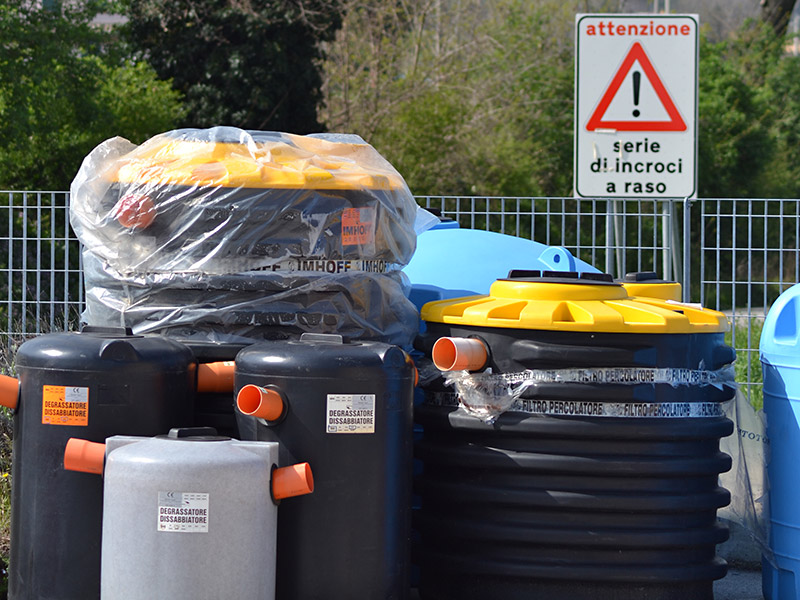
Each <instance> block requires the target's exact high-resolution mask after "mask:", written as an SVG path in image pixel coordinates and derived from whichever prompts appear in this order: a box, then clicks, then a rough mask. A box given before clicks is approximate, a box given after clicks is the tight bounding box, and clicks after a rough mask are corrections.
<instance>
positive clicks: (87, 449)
mask: <svg viewBox="0 0 800 600" xmlns="http://www.w3.org/2000/svg"><path fill="white" fill-rule="evenodd" d="M105 461H106V445H105V444H98V443H97V442H90V441H89V440H82V439H80V438H69V440H67V447H66V448H64V468H65V469H66V470H67V471H80V472H82V473H94V474H95V475H102V474H103V468H104V467H105Z"/></svg>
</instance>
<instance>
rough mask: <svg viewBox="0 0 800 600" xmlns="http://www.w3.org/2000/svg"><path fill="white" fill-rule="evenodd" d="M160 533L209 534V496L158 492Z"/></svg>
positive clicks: (191, 493)
mask: <svg viewBox="0 0 800 600" xmlns="http://www.w3.org/2000/svg"><path fill="white" fill-rule="evenodd" d="M158 531H169V532H176V533H208V494H200V493H195V492H158Z"/></svg>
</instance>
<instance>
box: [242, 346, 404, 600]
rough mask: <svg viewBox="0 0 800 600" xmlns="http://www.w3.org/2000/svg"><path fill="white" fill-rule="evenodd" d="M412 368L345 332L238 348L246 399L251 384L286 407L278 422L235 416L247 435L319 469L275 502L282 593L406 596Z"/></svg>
mask: <svg viewBox="0 0 800 600" xmlns="http://www.w3.org/2000/svg"><path fill="white" fill-rule="evenodd" d="M414 377H415V371H414V366H413V364H412V362H411V360H410V358H409V357H408V355H407V354H406V353H405V352H403V351H402V350H401V349H400V348H398V347H396V346H391V345H388V344H383V343H378V342H358V343H356V342H352V343H347V342H343V341H342V338H341V336H338V335H325V334H304V335H303V337H302V338H301V339H300V340H297V341H283V342H266V343H259V344H255V345H252V346H249V347H248V348H246V349H244V350H242V351H241V352H240V353H239V355H238V356H237V357H236V378H235V387H236V390H237V393H239V399H240V403H239V406H240V408H242V403H241V398H242V393H240V390H242V389H243V388H245V387H246V386H251V387H250V388H249V389H251V390H252V386H257V387H260V388H261V389H262V390H270V391H271V392H272V393H275V392H277V394H279V395H280V396H281V397H282V399H283V402H284V405H285V408H284V410H283V414H282V415H281V416H279V417H278V418H276V419H274V420H272V421H266V420H264V419H256V418H254V417H250V416H244V415H242V414H241V413H238V414H237V418H239V432H240V434H241V437H242V439H246V440H262V441H277V442H280V454H281V464H292V463H293V462H296V460H295V459H296V457H299V456H303V457H305V458H304V460H307V461H308V462H309V463H310V464H312V465H313V468H314V481H315V489H314V493H313V494H312V495H309V496H306V497H303V498H296V499H295V500H294V501H293V502H291V503H288V502H287V503H286V504H285V505H281V507H280V510H279V511H278V540H277V573H278V577H277V590H276V598H277V599H278V600H322V599H324V600H352V599H354V598H359V599H364V600H367V599H375V600H378V599H380V600H390V599H391V600H400V599H403V598H406V597H407V595H408V587H409V586H408V566H409V561H410V557H409V551H410V549H409V536H410V510H411V508H410V507H411V462H412V411H413V409H412V404H413V387H414ZM290 504H291V505H290ZM253 566H254V568H258V567H257V564H254V565H253Z"/></svg>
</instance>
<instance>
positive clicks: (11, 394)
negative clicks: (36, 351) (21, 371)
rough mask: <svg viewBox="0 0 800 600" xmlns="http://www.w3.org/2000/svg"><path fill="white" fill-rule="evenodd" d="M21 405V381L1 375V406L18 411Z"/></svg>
mask: <svg viewBox="0 0 800 600" xmlns="http://www.w3.org/2000/svg"><path fill="white" fill-rule="evenodd" d="M18 404H19V379H15V378H14V377H9V376H8V375H0V406H5V407H6V408H10V409H11V410H17V405H18Z"/></svg>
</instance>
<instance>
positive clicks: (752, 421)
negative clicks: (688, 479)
mask: <svg viewBox="0 0 800 600" xmlns="http://www.w3.org/2000/svg"><path fill="white" fill-rule="evenodd" d="M726 416H727V417H728V418H729V419H730V420H731V421H733V423H734V427H735V429H734V434H733V435H732V436H730V437H727V438H723V439H722V440H720V450H722V451H723V452H725V453H726V454H728V455H729V456H730V457H731V460H732V463H733V464H732V466H731V470H730V471H728V472H727V473H722V474H721V475H720V476H719V481H720V485H721V486H723V487H724V488H726V489H728V490H730V492H731V503H730V504H729V505H728V506H726V507H724V508H721V509H720V510H719V513H718V516H719V517H720V518H723V519H727V520H729V521H733V522H734V523H738V524H739V525H741V526H742V527H744V529H745V530H746V531H747V532H748V533H749V534H750V536H751V537H752V538H753V539H754V540H755V541H756V543H757V544H758V546H759V548H760V550H761V552H762V554H764V556H766V557H767V559H768V560H773V557H772V549H771V548H770V546H769V539H768V536H769V494H768V492H769V485H768V478H767V467H766V465H767V462H768V460H769V449H770V441H769V438H768V437H767V433H766V430H767V423H766V415H765V413H764V411H763V410H759V411H758V412H756V410H755V409H754V408H753V407H752V406H751V405H750V402H749V401H748V400H747V398H746V397H745V395H744V394H743V393H742V392H741V390H738V391H737V392H736V399H735V401H734V402H732V403H729V404H728V406H727V407H726Z"/></svg>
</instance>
